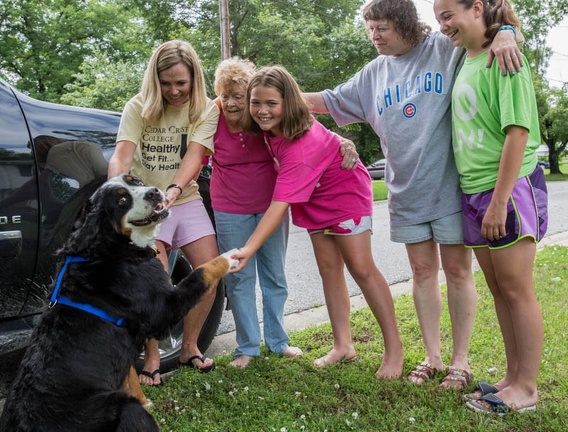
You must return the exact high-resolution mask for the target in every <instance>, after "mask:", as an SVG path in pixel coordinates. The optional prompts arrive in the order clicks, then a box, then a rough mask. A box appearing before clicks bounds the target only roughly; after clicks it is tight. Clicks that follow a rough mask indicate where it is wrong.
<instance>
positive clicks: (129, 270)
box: [0, 174, 237, 432]
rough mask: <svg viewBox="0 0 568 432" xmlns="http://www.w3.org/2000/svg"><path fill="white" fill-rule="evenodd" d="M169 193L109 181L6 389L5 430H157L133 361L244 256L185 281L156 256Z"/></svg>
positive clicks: (81, 221) (222, 260) (220, 260)
mask: <svg viewBox="0 0 568 432" xmlns="http://www.w3.org/2000/svg"><path fill="white" fill-rule="evenodd" d="M164 199H165V197H164V194H163V193H162V192H161V191H160V190H159V189H157V188H154V187H148V186H146V185H145V184H144V183H143V182H142V181H140V180H139V179H138V178H136V177H134V176H132V175H128V174H125V175H121V176H117V177H114V178H112V179H109V180H108V181H106V182H105V183H104V184H103V185H102V186H101V187H100V188H99V189H98V190H97V191H96V192H95V193H94V194H93V195H92V196H91V198H90V199H89V201H88V202H87V203H86V205H85V206H84V209H83V211H82V213H81V215H80V216H79V217H78V218H77V222H76V224H75V225H76V226H75V229H74V231H73V232H72V234H71V235H70V237H69V239H68V240H67V241H66V243H65V244H64V246H63V247H62V249H61V250H60V251H59V253H60V255H61V257H62V259H63V262H62V265H61V266H60V269H59V271H58V274H57V276H56V280H55V283H54V287H53V292H52V295H51V299H50V305H49V308H48V309H47V310H46V312H45V313H44V314H43V316H42V319H41V322H40V324H39V325H38V326H37V328H36V329H35V331H34V333H33V336H32V339H31V342H30V345H29V347H28V349H27V351H26V354H25V355H24V357H23V359H22V362H21V364H20V367H19V370H18V373H17V375H16V378H15V380H14V382H13V383H12V387H11V389H10V391H9V393H8V396H7V399H6V402H5V406H4V410H3V414H2V417H1V418H0V430H1V431H3V432H11V431H18V432H24V431H30V432H32V431H33V432H41V431H73V432H74V431H77V432H78V431H82V432H87V431H100V432H110V431H138V432H140V431H159V428H158V426H157V424H156V422H155V420H154V418H153V417H152V415H151V414H150V413H149V412H148V411H147V410H146V409H145V408H144V402H146V399H145V398H144V395H143V393H142V390H141V389H140V385H139V383H138V378H137V374H136V372H135V370H134V369H133V367H132V366H133V364H134V362H135V361H136V358H137V357H138V355H139V354H140V352H141V350H142V348H143V344H144V341H145V340H146V339H148V338H156V339H160V338H162V337H165V335H166V334H167V332H168V330H169V329H170V328H171V327H172V326H174V325H175V324H176V323H177V322H179V321H180V320H181V319H182V318H183V317H184V316H185V315H186V314H187V312H188V311H189V310H190V309H191V308H192V307H193V306H194V305H195V304H196V303H197V302H198V301H199V299H200V298H201V296H202V295H203V294H204V293H205V292H207V291H208V290H212V289H215V288H216V286H217V284H218V282H219V280H220V279H221V278H222V277H223V276H224V275H225V274H227V273H228V271H229V269H230V268H233V267H235V266H236V265H237V261H236V260H233V259H231V258H230V255H231V252H228V253H226V254H224V255H221V256H219V257H217V258H215V259H213V260H212V261H210V262H208V263H206V264H204V265H202V266H200V267H198V268H197V269H195V270H194V271H193V272H192V273H191V274H190V275H188V276H187V277H186V278H185V279H183V280H182V281H181V282H180V283H179V284H178V285H177V287H175V288H174V287H173V286H172V285H171V283H170V279H169V276H168V274H167V272H166V271H165V270H164V268H163V266H162V264H161V263H160V261H159V260H158V259H156V257H155V255H156V252H155V248H154V237H155V234H156V230H157V229H158V227H159V223H160V222H161V221H162V220H164V219H165V218H166V217H167V216H168V214H169V210H168V209H167V207H166V205H165V204H164Z"/></svg>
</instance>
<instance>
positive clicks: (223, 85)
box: [214, 57, 256, 96]
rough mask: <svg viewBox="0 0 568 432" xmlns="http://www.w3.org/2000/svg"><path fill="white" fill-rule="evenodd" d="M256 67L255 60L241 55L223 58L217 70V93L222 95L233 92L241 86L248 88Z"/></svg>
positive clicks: (215, 86) (215, 85) (215, 84)
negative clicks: (246, 58)
mask: <svg viewBox="0 0 568 432" xmlns="http://www.w3.org/2000/svg"><path fill="white" fill-rule="evenodd" d="M255 69H256V66H255V65H254V63H253V62H251V61H249V60H243V59H241V58H239V57H231V58H229V59H226V60H223V61H222V62H221V63H219V65H218V66H217V69H216V70H215V83H214V88H215V94H216V95H217V96H221V94H223V93H232V92H233V91H234V90H235V88H237V87H241V86H244V87H245V89H246V88H247V86H248V83H249V81H250V79H251V78H252V77H253V76H254V72H255Z"/></svg>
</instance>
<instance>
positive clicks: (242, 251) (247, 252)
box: [229, 246, 254, 273]
mask: <svg viewBox="0 0 568 432" xmlns="http://www.w3.org/2000/svg"><path fill="white" fill-rule="evenodd" d="M253 254H254V252H253V251H252V250H251V248H250V247H247V246H243V247H242V248H239V249H237V250H236V251H235V252H234V253H233V254H231V258H233V259H236V260H239V264H238V265H237V266H236V267H234V268H232V269H231V270H230V271H229V273H235V272H238V271H240V270H242V269H243V268H244V267H245V266H246V265H247V263H248V262H249V260H250V258H251V257H252V256H253Z"/></svg>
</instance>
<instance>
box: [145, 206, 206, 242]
mask: <svg viewBox="0 0 568 432" xmlns="http://www.w3.org/2000/svg"><path fill="white" fill-rule="evenodd" d="M208 235H215V230H214V229H213V224H212V223H211V219H210V218H209V214H208V213H207V210H206V209H205V206H204V205H203V201H201V200H200V199H195V200H193V201H189V202H187V203H184V204H180V205H174V206H171V207H170V216H169V217H168V218H167V219H166V220H165V221H164V222H162V224H161V225H160V230H159V232H158V235H157V236H156V240H160V241H161V242H163V243H165V245H166V249H169V248H172V249H179V248H181V247H183V246H185V245H187V244H190V243H193V242H194V241H197V240H199V239H200V238H203V237H205V236H208Z"/></svg>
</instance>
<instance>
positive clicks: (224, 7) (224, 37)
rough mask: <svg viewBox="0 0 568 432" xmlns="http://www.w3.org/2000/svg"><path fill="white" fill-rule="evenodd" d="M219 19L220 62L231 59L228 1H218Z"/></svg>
mask: <svg viewBox="0 0 568 432" xmlns="http://www.w3.org/2000/svg"><path fill="white" fill-rule="evenodd" d="M219 17H220V18H221V19H220V21H221V23H220V24H221V60H225V59H228V58H229V57H231V30H230V26H229V0H219Z"/></svg>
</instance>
